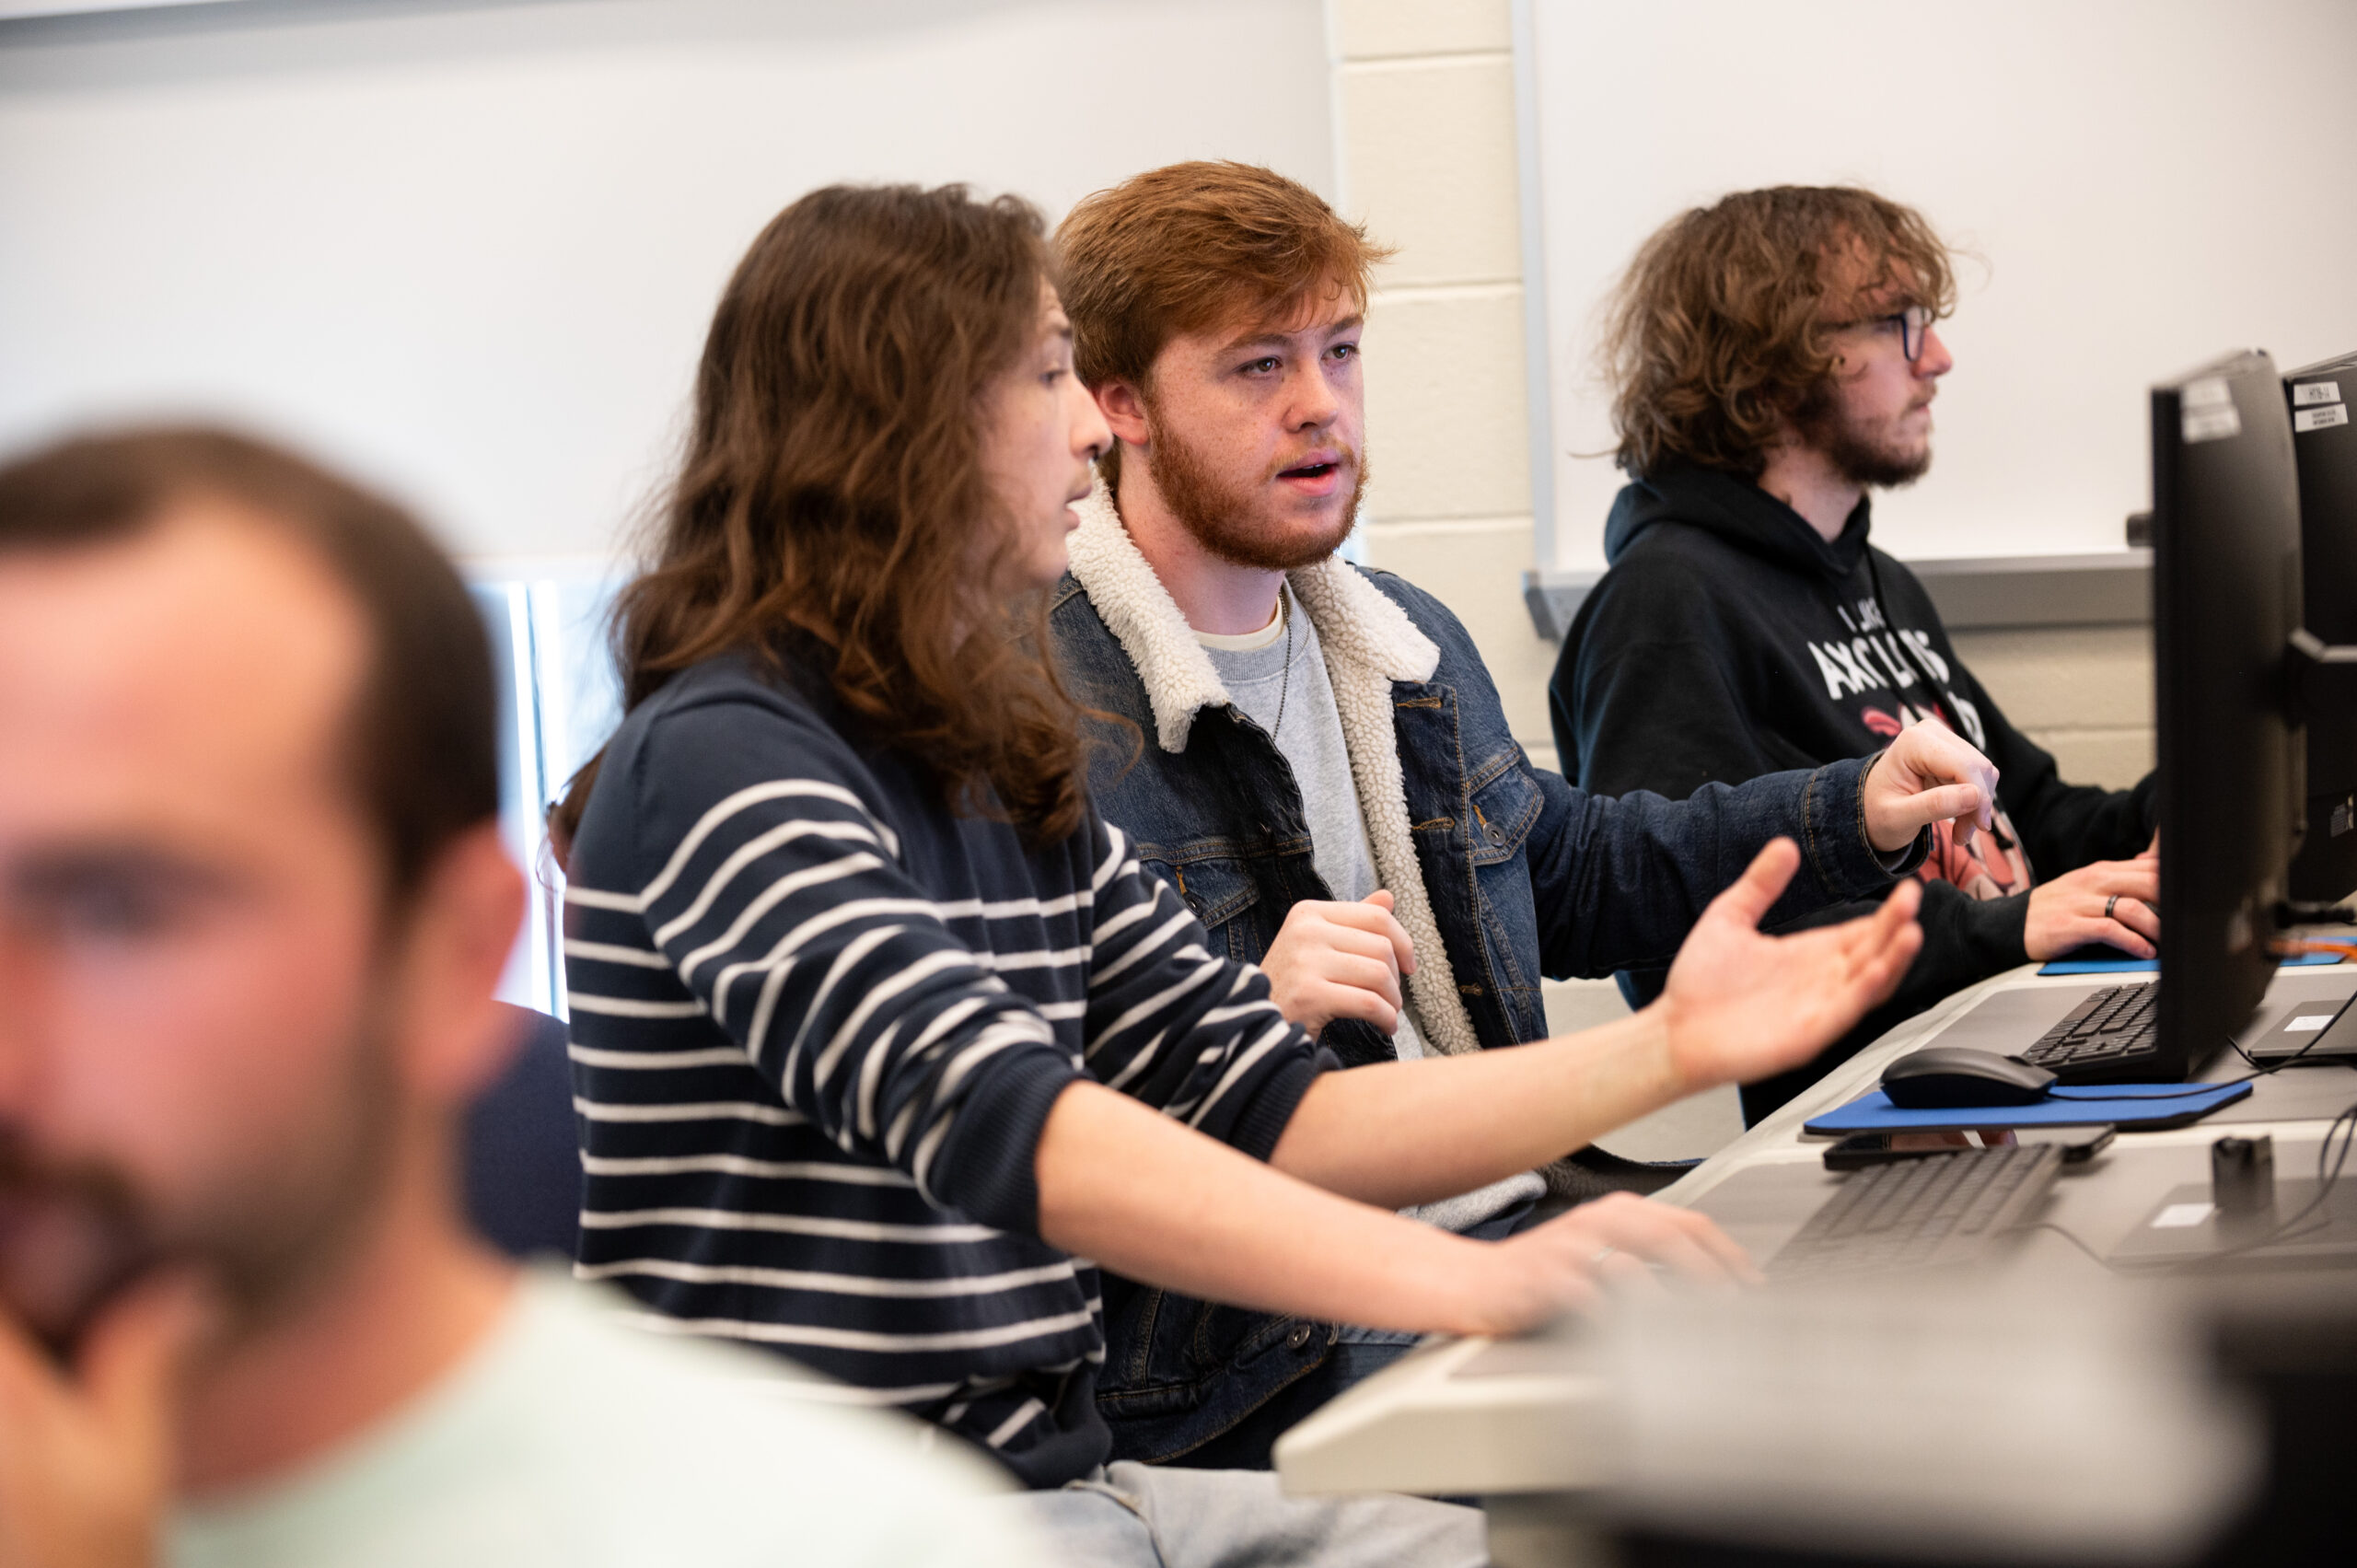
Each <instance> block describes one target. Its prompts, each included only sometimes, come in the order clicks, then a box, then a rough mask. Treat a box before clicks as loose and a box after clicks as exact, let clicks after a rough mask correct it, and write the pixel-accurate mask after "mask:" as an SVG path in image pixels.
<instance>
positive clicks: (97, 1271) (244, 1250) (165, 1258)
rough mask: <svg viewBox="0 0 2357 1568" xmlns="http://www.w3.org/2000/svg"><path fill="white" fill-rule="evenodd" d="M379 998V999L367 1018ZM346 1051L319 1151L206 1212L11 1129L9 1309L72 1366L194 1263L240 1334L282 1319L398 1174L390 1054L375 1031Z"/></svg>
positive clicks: (3, 1303) (6, 1200)
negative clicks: (120, 1315)
mask: <svg viewBox="0 0 2357 1568" xmlns="http://www.w3.org/2000/svg"><path fill="white" fill-rule="evenodd" d="M380 1002H381V998H380V997H378V996H376V995H373V994H372V996H371V997H370V1001H369V1005H370V1008H371V1013H370V1015H369V1016H376V1013H375V1009H376V1008H377V1006H378V1005H379V1004H380ZM349 1049H350V1050H351V1051H353V1052H354V1055H353V1056H352V1058H351V1061H350V1065H349V1070H348V1073H347V1081H346V1083H345V1084H344V1085H343V1103H342V1104H341V1105H339V1106H338V1107H337V1108H336V1112H335V1113H331V1114H329V1115H327V1116H322V1117H319V1118H317V1119H315V1120H314V1121H312V1122H311V1123H310V1124H308V1127H307V1132H308V1135H309V1136H310V1138H311V1140H312V1141H311V1143H310V1144H309V1145H308V1147H306V1148H304V1149H302V1150H300V1151H283V1152H282V1154H281V1156H280V1157H278V1158H274V1159H272V1160H269V1161H267V1162H266V1163H262V1162H258V1163H257V1164H256V1166H255V1167H254V1168H253V1169H252V1170H250V1172H248V1173H246V1178H245V1180H244V1181H243V1182H242V1183H241V1184H239V1185H238V1190H237V1191H217V1192H214V1193H210V1194H207V1195H206V1200H205V1202H203V1204H202V1205H200V1207H201V1210H202V1212H200V1213H192V1214H183V1215H180V1216H173V1217H168V1216H167V1215H166V1214H164V1213H163V1206H162V1205H160V1204H158V1203H157V1202H155V1201H154V1200H153V1199H152V1198H151V1197H150V1196H149V1195H147V1194H145V1193H143V1192H141V1191H140V1190H139V1187H138V1184H137V1183H136V1182H135V1181H134V1180H133V1179H131V1178H130V1177H129V1176H128V1175H127V1174H126V1173H124V1172H123V1171H122V1169H120V1168H119V1167H115V1166H113V1165H110V1164H108V1163H106V1162H104V1161H102V1160H80V1161H59V1160H52V1159H49V1158H47V1157H45V1156H43V1155H41V1152H40V1151H39V1150H37V1149H35V1148H34V1147H33V1146H32V1145H31V1143H30V1141H29V1139H28V1138H27V1137H26V1136H25V1134H24V1133H23V1132H22V1131H21V1130H20V1129H19V1128H17V1127H15V1126H13V1125H9V1124H7V1123H5V1122H0V1313H6V1315H7V1316H9V1317H11V1318H15V1319H16V1320H17V1322H18V1323H20V1324H21V1325H23V1327H24V1328H25V1329H26V1330H29V1332H30V1333H31V1334H32V1335H33V1336H34V1337H35V1338H36V1339H38V1340H39V1341H41V1342H42V1343H43V1344H44V1345H46V1346H47V1347H48V1348H49V1349H50V1351H51V1352H52V1353H53V1354H55V1355H57V1356H58V1357H59V1358H60V1359H61V1360H63V1359H64V1358H66V1357H67V1356H69V1355H70V1354H71V1353H72V1351H73V1349H74V1347H75V1344H76V1343H77V1342H79V1340H80V1339H81V1336H82V1334H83V1332H84V1331H85V1330H87V1329H88V1327H89V1326H90V1324H91V1323H92V1322H93V1321H94V1320H95V1319H96V1318H98V1317H99V1315H100V1314H101V1313H102V1312H104V1311H105V1309H106V1308H107V1307H108V1306H109V1305H110V1303H111V1302H112V1301H113V1300H114V1298H115V1297H116V1296H117V1295H119V1294H120V1293H121V1291H122V1289H123V1287H124V1286H126V1285H128V1284H130V1283H132V1282H133V1281H134V1280H137V1279H139V1278H141V1277H143V1276H145V1275H146V1274H148V1273H151V1272H154V1271H155V1270H156V1269H157V1268H159V1267H163V1266H166V1265H171V1264H191V1265H195V1266H197V1267H199V1268H202V1269H203V1270H204V1271H206V1272H207V1274H208V1276H209V1278H210V1279H211V1282H212V1283H214V1284H215V1286H217V1287H218V1288H219V1289H220V1291H221V1293H222V1295H223V1297H224V1298H225V1306H226V1308H227V1311H228V1314H229V1318H230V1322H231V1326H232V1327H233V1328H234V1329H244V1328H250V1327H251V1326H253V1325H254V1324H256V1323H258V1322H261V1321H265V1320H267V1319H269V1318H271V1317H273V1316H274V1315H275V1313H276V1312H277V1311H278V1309H279V1308H280V1307H282V1306H283V1305H284V1303H285V1302H286V1301H287V1300H288V1299H289V1298H290V1297H291V1296H294V1295H297V1294H299V1293H300V1291H301V1290H302V1288H303V1287H304V1286H306V1285H307V1284H308V1283H310V1282H311V1281H312V1280H314V1279H315V1278H317V1277H318V1276H319V1274H321V1273H322V1272H324V1270H323V1268H322V1265H323V1264H326V1263H328V1262H331V1260H334V1259H335V1258H337V1257H339V1256H341V1254H342V1252H343V1249H344V1247H345V1246H347V1245H348V1244H349V1243H350V1242H351V1241H352V1240H353V1239H354V1237H355V1235H356V1233H357V1231H358V1229H359V1223H360V1221H361V1219H362V1217H363V1216H364V1215H365V1214H366V1212H367V1211H368V1209H369V1208H370V1207H371V1206H372V1205H373V1204H374V1203H375V1202H377V1200H378V1198H379V1196H380V1195H381V1193H382V1192H383V1191H384V1188H385V1183H386V1179H387V1177H388V1175H389V1171H390V1168H391V1165H392V1150H393V1144H394V1141H395V1133H396V1129H397V1126H398V1122H399V1118H400V1110H399V1109H398V1107H399V1103H400V1101H399V1097H398V1095H397V1093H396V1092H395V1086H394V1085H393V1083H392V1082H391V1077H392V1066H391V1052H390V1051H389V1047H388V1045H387V1043H386V1042H385V1041H384V1040H382V1039H381V1038H380V1037H378V1036H377V1035H376V1034H374V1033H368V1034H364V1035H362V1036H361V1037H360V1038H358V1039H355V1040H354V1041H353V1042H352V1044H351V1046H350V1048H349ZM290 1156H291V1157H290Z"/></svg>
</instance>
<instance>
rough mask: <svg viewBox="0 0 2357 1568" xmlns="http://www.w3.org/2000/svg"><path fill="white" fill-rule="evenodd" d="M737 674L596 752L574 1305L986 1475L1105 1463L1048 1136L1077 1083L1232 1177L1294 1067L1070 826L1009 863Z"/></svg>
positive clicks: (1231, 972)
mask: <svg viewBox="0 0 2357 1568" xmlns="http://www.w3.org/2000/svg"><path fill="white" fill-rule="evenodd" d="M797 684H799V685H804V686H807V685H808V684H809V683H807V682H803V683H795V682H786V681H780V680H776V679H765V678H764V677H763V676H762V675H761V673H759V672H757V671H756V670H755V668H753V667H752V666H751V664H750V662H749V661H748V660H746V659H744V658H741V657H733V656H732V657H727V658H721V659H715V660H713V661H711V662H709V663H706V664H703V665H701V666H698V667H697V668H693V669H691V670H689V671H687V672H686V673H684V674H682V675H680V676H679V677H678V678H676V679H673V680H672V681H671V682H670V683H669V684H668V686H666V687H665V688H664V689H663V690H662V691H660V692H658V693H657V694H656V695H655V696H654V697H651V698H649V699H647V700H646V701H645V702H644V703H641V704H639V706H638V707H637V708H635V709H634V710H633V712H632V713H631V714H630V716H629V718H628V719H627V720H626V721H625V722H624V723H623V724H622V726H621V729H620V730H619V731H618V732H617V733H616V735H615V737H614V739H613V742H612V744H611V746H610V748H609V749H608V750H607V753H606V759H605V762H604V766H603V768H602V769H601V771H600V773H599V776H598V784H597V787H596V789H595V790H594V791H593V792H592V794H591V796H590V800H589V806H588V809H587V811H586V814H585V815H584V817H583V819H582V822H581V825H580V830H579V831H578V833H577V834H576V836H575V842H574V847H573V854H572V857H571V869H572V880H571V885H570V886H569V887H568V889H566V893H565V903H566V913H565V931H566V939H565V958H566V970H567V975H568V981H569V985H570V999H571V1004H572V1013H573V1063H574V1067H573V1071H574V1083H575V1109H576V1112H577V1113H578V1119H579V1125H580V1128H581V1133H582V1141H583V1160H584V1164H585V1167H586V1173H587V1188H586V1201H585V1203H584V1211H583V1214H582V1234H581V1258H580V1262H579V1272H581V1273H582V1274H583V1275H584V1276H585V1277H587V1278H590V1279H599V1280H610V1281H613V1282H615V1283H617V1284H619V1285H621V1287H622V1288H624V1289H625V1290H628V1291H629V1292H631V1293H632V1294H633V1295H635V1296H636V1297H637V1298H638V1299H639V1300H640V1301H642V1302H644V1303H645V1304H646V1306H647V1307H650V1308H652V1309H653V1314H652V1315H650V1321H651V1322H652V1323H654V1324H656V1325H657V1326H667V1327H670V1328H674V1329H681V1330H687V1331H691V1332H697V1333H703V1334H709V1335H714V1336H717V1337H720V1338H725V1339H733V1340H739V1341H744V1342H750V1343H753V1344H758V1345H763V1346H767V1347H770V1348H772V1349H774V1350H777V1351H780V1352H783V1353H787V1354H790V1355H792V1356H794V1357H795V1358H796V1359H798V1360H801V1361H804V1362H807V1363H808V1364H809V1365H814V1366H816V1367H818V1368H819V1369H820V1370H821V1371H824V1372H826V1373H829V1374H830V1375H831V1376H834V1377H836V1378H839V1379H841V1380H842V1382H843V1383H844V1384H846V1385H849V1386H850V1388H852V1389H853V1394H852V1396H851V1397H853V1398H858V1399H862V1400H868V1401H872V1402H877V1403H890V1404H896V1405H900V1406H904V1407H906V1408H908V1409H910V1410H911V1411H914V1412H916V1413H918V1414H920V1415H922V1416H924V1417H926V1418H928V1419H930V1420H933V1421H935V1422H937V1423H941V1424H942V1425H945V1426H946V1427H948V1428H950V1429H952V1430H954V1431H957V1432H958V1433H961V1434H964V1435H966V1436H968V1437H970V1438H972V1439H973V1440H974V1441H976V1442H978V1443H981V1444H983V1445H985V1446H988V1447H990V1448H992V1449H993V1450H995V1451H996V1452H997V1453H998V1454H999V1456H1000V1457H1001V1458H1003V1459H1004V1460H1005V1462H1006V1463H1007V1464H1008V1465H1009V1467H1010V1468H1012V1469H1014V1470H1015V1471H1016V1474H1017V1475H1018V1476H1020V1477H1021V1478H1022V1479H1023V1480H1024V1481H1027V1482H1028V1483H1029V1484H1032V1485H1035V1486H1051V1485H1057V1484H1060V1483H1062V1481H1066V1480H1068V1479H1071V1478H1072V1477H1074V1476H1075V1475H1079V1474H1081V1473H1083V1472H1085V1471H1086V1469H1088V1468H1089V1467H1090V1466H1092V1465H1094V1464H1097V1463H1099V1462H1101V1461H1102V1459H1103V1458H1104V1457H1105V1454H1106V1452H1107V1449H1108V1446H1109V1439H1108V1436H1107V1434H1106V1430H1105V1427H1104V1425H1103V1423H1102V1421H1101V1420H1100V1418H1099V1417H1098V1416H1097V1411H1096V1408H1095V1399H1094V1390H1095V1370H1096V1368H1097V1366H1098V1365H1101V1363H1102V1361H1103V1357H1104V1333H1103V1322H1102V1317H1103V1308H1102V1303H1101V1301H1100V1298H1099V1291H1098V1286H1097V1272H1096V1270H1095V1268H1094V1266H1093V1265H1091V1264H1089V1263H1087V1262H1086V1261H1084V1260H1078V1259H1074V1258H1072V1257H1070V1256H1068V1255H1066V1254H1064V1253H1062V1252H1060V1251H1058V1250H1057V1249H1054V1248H1052V1247H1051V1246H1049V1245H1047V1244H1046V1243H1045V1242H1043V1241H1041V1240H1039V1238H1038V1234H1037V1231H1038V1223H1039V1222H1038V1207H1039V1200H1038V1191H1037V1189H1036V1186H1035V1183H1034V1176H1033V1156H1034V1151H1035V1148H1036V1145H1037V1144H1038V1141H1039V1132H1040V1128H1041V1125H1042V1124H1043V1122H1044V1121H1045V1120H1046V1117H1047V1113H1048V1109H1049V1107H1050V1105H1051V1102H1052V1101H1053V1100H1054V1099H1055V1098H1056V1097H1057V1095H1058V1094H1060V1093H1061V1092H1062V1090H1063V1088H1064V1087H1065V1086H1067V1085H1069V1084H1071V1083H1074V1081H1077V1080H1080V1079H1083V1078H1094V1079H1096V1080H1097V1081H1100V1082H1102V1083H1104V1084H1107V1085H1109V1086H1111V1087H1113V1088H1116V1089H1119V1090H1120V1091H1122V1092H1123V1093H1126V1094H1129V1095H1131V1096H1132V1097H1134V1098H1137V1099H1139V1100H1142V1101H1144V1103H1146V1104H1148V1105H1152V1106H1155V1107H1157V1108H1159V1109H1162V1110H1164V1111H1165V1112H1166V1113H1167V1114H1168V1115H1170V1116H1173V1117H1176V1118H1178V1119H1179V1120H1181V1121H1185V1122H1187V1123H1188V1124H1190V1126H1193V1127H1196V1128H1198V1129H1200V1130H1201V1131H1202V1132H1206V1133H1208V1134H1210V1135H1211V1136H1213V1137H1215V1138H1218V1139H1220V1140H1222V1141H1224V1142H1225V1143H1227V1144H1232V1145H1234V1146H1236V1147H1237V1148H1239V1149H1241V1150H1243V1151H1244V1152H1246V1153H1248V1154H1250V1155H1253V1156H1257V1157H1266V1156H1267V1155H1268V1152H1269V1151H1270V1150H1271V1148H1272V1147H1274V1145H1275V1144H1276V1141H1277V1137H1278V1134H1279V1133H1280V1132H1282V1131H1283V1128H1284V1124H1285V1122H1286V1121H1287V1120H1288V1119H1289V1118H1290V1117H1291V1116H1292V1114H1293V1111H1294V1109H1295V1106H1297V1105H1298V1104H1299V1103H1300V1099H1301V1097H1302V1095H1303V1094H1304V1093H1305V1092H1306V1090H1307V1088H1308V1086H1309V1083H1310V1081H1311V1079H1312V1078H1313V1077H1314V1076H1315V1074H1317V1073H1318V1071H1319V1069H1320V1067H1321V1066H1322V1065H1323V1064H1324V1061H1325V1059H1324V1058H1322V1057H1321V1055H1320V1053H1319V1052H1318V1051H1317V1049H1316V1048H1315V1047H1314V1046H1313V1045H1312V1044H1311V1043H1310V1041H1309V1040H1308V1039H1307V1037H1306V1036H1305V1035H1304V1034H1303V1033H1302V1032H1301V1031H1300V1030H1299V1029H1298V1028H1295V1027H1294V1026H1293V1025H1290V1024H1288V1023H1286V1022H1285V1021H1284V1019H1283V1017H1282V1016H1279V1014H1278V1013H1277V1011H1276V1008H1275V1006H1274V1005H1272V1004H1271V1002H1270V1000H1269V991H1268V984H1267V981H1265V980H1264V979H1263V978H1262V977H1261V975H1260V971H1259V970H1255V969H1251V968H1248V967H1245V966H1240V965H1237V964H1234V963H1230V962H1228V961H1226V960H1224V959H1217V958H1212V957H1211V956H1210V954H1209V953H1208V952H1207V951H1206V950H1205V947H1204V935H1203V931H1202V927H1201V926H1200V925H1199V924H1198V923H1196V921H1195V919H1194V917H1193V916H1192V915H1191V914H1190V913H1189V912H1188V911H1187V909H1186V907H1185V906H1184V905H1183V904H1182V903H1181V902H1180V901H1179V899H1178V897H1177V896H1176V895H1175V894H1174V893H1172V892H1171V891H1170V890H1169V889H1168V888H1167V885H1166V884H1164V883H1163V882H1162V881H1161V880H1160V879H1159V878H1158V877H1154V876H1153V875H1151V874H1150V873H1146V872H1144V871H1142V870H1141V869H1140V867H1139V865H1138V862H1137V860H1136V858H1135V856H1134V855H1133V854H1132V852H1131V849H1130V846H1129V845H1128V843H1127V842H1125V841H1124V839H1123V838H1122V836H1121V834H1120V831H1119V830H1116V829H1113V828H1111V827H1109V826H1108V825H1106V824H1105V823H1103V822H1101V821H1098V820H1097V819H1095V817H1094V816H1093V815H1092V816H1091V818H1090V819H1089V820H1088V821H1087V822H1086V824H1085V825H1084V826H1083V827H1082V828H1081V829H1080V830H1078V831H1077V832H1075V833H1074V835H1073V836H1072V837H1071V838H1069V839H1067V840H1065V841H1064V842H1061V843H1056V844H1052V845H1049V846H1047V847H1045V848H1041V849H1032V848H1029V847H1028V846H1027V845H1026V844H1025V843H1024V842H1023V841H1022V839H1021V838H1020V836H1019V835H1018V834H1017V833H1016V830H1014V829H1013V828H1011V827H1009V826H1007V825H1006V824H1004V823H1003V822H994V821H990V820H987V819H978V818H975V817H972V816H960V815H957V814H954V813H952V812H951V811H950V810H949V809H948V808H947V806H946V803H945V802H944V800H943V798H942V796H941V792H940V791H939V789H938V788H937V786H935V785H934V784H931V783H930V782H929V781H928V780H927V779H926V777H925V776H924V775H923V773H922V772H919V771H918V770H915V769H913V768H911V767H909V766H907V765H906V764H905V763H904V762H902V761H900V760H898V759H896V758H895V757H894V756H893V755H891V754H890V753H888V752H879V751H878V750H877V749H873V748H870V747H864V746H862V745H860V744H858V743H856V742H855V741H853V740H852V739H850V738H847V737H846V736H845V735H844V734H843V733H842V731H840V730H839V729H838V728H837V727H836V726H835V725H834V724H833V723H832V722H830V721H831V714H832V713H833V706H832V703H831V701H830V699H829V698H828V697H827V696H826V694H825V693H824V691H823V689H819V690H818V691H807V690H798V689H796V686H797Z"/></svg>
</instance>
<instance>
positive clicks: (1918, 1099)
mask: <svg viewBox="0 0 2357 1568" xmlns="http://www.w3.org/2000/svg"><path fill="white" fill-rule="evenodd" d="M2053 1084H2054V1074H2051V1073H2049V1072H2048V1071H2047V1070H2046V1069H2045V1068H2043V1067H2033V1066H2031V1065H2030V1064H2029V1063H2026V1062H2024V1061H2023V1060H2022V1059H2021V1058H2020V1057H2018V1056H2000V1055H1998V1054H1997V1053H1996V1052H1995V1051H1973V1050H1971V1049H1969V1048H1968V1047H1965V1046H1961V1045H1935V1046H1933V1047H1931V1048H1930V1049H1928V1050H1925V1051H1912V1052H1910V1053H1909V1054H1908V1055H1905V1056H1902V1057H1900V1058H1899V1059H1898V1061H1896V1062H1894V1063H1891V1064H1890V1065H1889V1066H1887V1067H1886V1068H1884V1069H1883V1070H1882V1092H1883V1093H1885V1094H1887V1095H1888V1096H1889V1097H1890V1103H1891V1104H1893V1105H1895V1106H1897V1107H1898V1109H1901V1110H1946V1109H1951V1108H1953V1107H1958V1106H1977V1105H2035V1104H2036V1103H2038V1101H2039V1100H2042V1099H2044V1098H2046V1091H2047V1090H2048V1089H2049V1088H2050V1087H2052V1086H2053Z"/></svg>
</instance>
